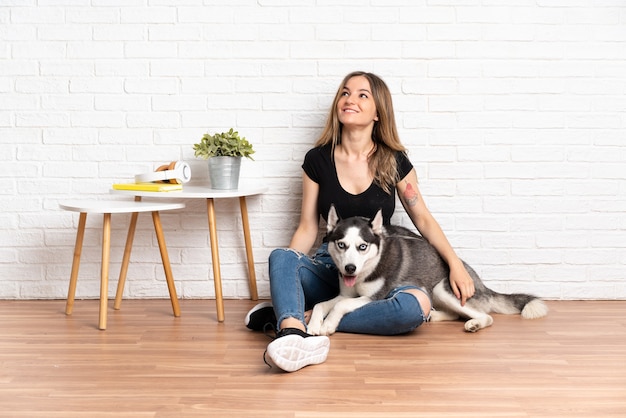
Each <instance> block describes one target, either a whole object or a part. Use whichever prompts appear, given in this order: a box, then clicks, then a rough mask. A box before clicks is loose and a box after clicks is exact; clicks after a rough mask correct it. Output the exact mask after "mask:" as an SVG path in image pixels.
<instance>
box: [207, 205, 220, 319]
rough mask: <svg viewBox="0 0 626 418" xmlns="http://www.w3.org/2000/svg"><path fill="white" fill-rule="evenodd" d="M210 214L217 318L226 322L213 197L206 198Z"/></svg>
mask: <svg viewBox="0 0 626 418" xmlns="http://www.w3.org/2000/svg"><path fill="white" fill-rule="evenodd" d="M206 206H207V213H208V216H209V237H210V240H211V259H212V263H213V283H214V285H215V305H216V308H217V320H218V321H219V322H224V299H223V297H222V273H221V271H220V252H219V247H218V245H217V222H216V220H215V202H214V201H213V199H212V198H207V200H206Z"/></svg>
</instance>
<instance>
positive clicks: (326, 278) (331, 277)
mask: <svg viewBox="0 0 626 418" xmlns="http://www.w3.org/2000/svg"><path fill="white" fill-rule="evenodd" d="M269 270H270V271H269V273H270V292H271V295H272V303H273V305H274V311H275V313H276V318H277V321H278V324H277V325H279V324H280V323H281V322H282V321H283V320H284V319H286V318H296V319H298V320H300V321H301V322H302V323H303V324H304V323H305V320H304V312H305V311H307V310H309V309H312V308H313V306H315V304H316V303H318V302H324V301H326V300H329V299H332V298H334V297H335V296H337V295H338V294H339V277H338V274H339V272H338V270H337V267H336V266H335V264H334V263H333V260H332V259H331V257H330V254H329V253H328V244H326V243H324V244H322V245H321V246H320V247H319V248H318V249H317V252H316V253H315V255H314V256H313V257H309V256H308V255H306V254H303V253H300V252H297V251H294V250H291V249H276V250H274V251H272V253H271V254H270V257H269ZM407 288H416V289H417V287H413V286H403V287H400V288H397V289H394V290H392V291H391V292H390V293H389V294H388V295H387V296H386V297H385V299H382V300H376V301H372V302H370V303H368V304H367V305H364V306H362V307H360V308H358V309H356V310H354V311H353V312H350V313H349V314H347V315H345V316H344V317H343V318H342V320H341V322H340V323H339V326H338V327H337V331H340V332H350V333H357V334H376V335H396V334H404V333H407V332H409V331H412V330H414V329H415V328H417V327H418V326H420V325H421V324H422V323H423V322H425V321H427V320H428V318H427V317H426V316H425V315H424V311H423V310H422V307H421V306H420V304H419V302H418V301H417V298H416V297H415V296H413V295H411V294H410V293H406V292H403V290H406V289H407Z"/></svg>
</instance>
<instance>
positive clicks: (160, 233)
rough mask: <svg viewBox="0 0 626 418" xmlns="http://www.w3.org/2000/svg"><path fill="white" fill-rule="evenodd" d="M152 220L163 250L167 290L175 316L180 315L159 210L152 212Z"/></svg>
mask: <svg viewBox="0 0 626 418" xmlns="http://www.w3.org/2000/svg"><path fill="white" fill-rule="evenodd" d="M152 221H153V223H154V231H155V232H156V236H157V241H158V242H159V251H161V261H162V262H163V270H164V271H165V281H167V290H168V291H169V292H170V300H171V301H172V310H173V311H174V316H180V306H179V305H178V296H177V295H176V286H175V285H174V276H173V274H172V267H171V266H170V257H169V255H168V253H167V247H166V246H165V236H164V235H163V227H162V226H161V217H160V216H159V212H157V211H154V212H152Z"/></svg>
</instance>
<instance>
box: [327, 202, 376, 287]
mask: <svg viewBox="0 0 626 418" xmlns="http://www.w3.org/2000/svg"><path fill="white" fill-rule="evenodd" d="M381 230H382V212H381V211H378V213H377V214H376V216H375V217H374V218H373V219H371V220H368V219H366V218H361V217H352V218H347V219H339V217H338V215H337V212H336V210H335V207H334V206H331V207H330V211H329V213H328V225H327V236H326V237H327V239H328V252H329V253H330V256H331V257H332V258H333V261H334V262H335V265H336V266H337V268H338V269H339V273H340V274H341V278H342V283H343V285H344V286H347V287H353V286H355V285H356V284H357V283H359V282H362V281H363V280H364V279H365V278H366V277H368V276H369V275H370V274H371V273H372V272H373V271H374V269H375V268H376V266H377V265H378V261H379V260H380V246H381Z"/></svg>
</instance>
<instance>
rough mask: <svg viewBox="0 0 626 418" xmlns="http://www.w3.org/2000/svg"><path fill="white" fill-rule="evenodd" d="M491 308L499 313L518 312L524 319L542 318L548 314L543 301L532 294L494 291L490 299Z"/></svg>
mask: <svg viewBox="0 0 626 418" xmlns="http://www.w3.org/2000/svg"><path fill="white" fill-rule="evenodd" d="M492 302H493V303H492V306H491V310H492V311H493V312H496V313H501V314H519V313H521V315H522V318H525V319H537V318H542V317H544V316H546V315H547V314H548V306H547V305H546V304H545V302H544V301H543V300H541V299H539V298H538V297H536V296H533V295H527V294H524V293H513V294H510V295H505V294H502V293H496V294H495V295H494V296H493V299H492Z"/></svg>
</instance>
